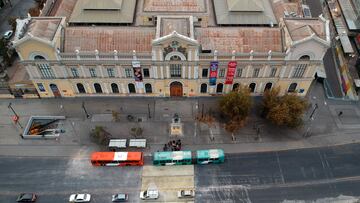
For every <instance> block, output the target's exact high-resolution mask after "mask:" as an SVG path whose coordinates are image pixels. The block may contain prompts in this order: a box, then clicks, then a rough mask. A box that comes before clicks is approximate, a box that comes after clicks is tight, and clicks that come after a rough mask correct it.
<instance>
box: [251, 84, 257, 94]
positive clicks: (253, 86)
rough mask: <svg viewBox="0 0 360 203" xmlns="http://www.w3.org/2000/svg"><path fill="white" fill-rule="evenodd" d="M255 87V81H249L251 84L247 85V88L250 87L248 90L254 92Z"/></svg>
mask: <svg viewBox="0 0 360 203" xmlns="http://www.w3.org/2000/svg"><path fill="white" fill-rule="evenodd" d="M255 88H256V84H255V83H251V84H250V85H249V89H250V92H251V93H254V92H255Z"/></svg>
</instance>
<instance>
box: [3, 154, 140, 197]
mask: <svg viewBox="0 0 360 203" xmlns="http://www.w3.org/2000/svg"><path fill="white" fill-rule="evenodd" d="M0 166H1V167H0V202H1V203H7V202H15V199H16V197H17V195H18V194H19V193H21V192H33V193H36V194H38V195H39V199H38V201H37V202H39V203H42V202H43V203H50V202H51V203H60V202H61V203H63V202H68V200H69V199H68V198H69V196H70V194H72V193H80V192H81V193H90V194H91V195H92V201H91V202H98V203H106V202H111V195H112V194H114V193H119V192H124V193H128V194H129V200H130V202H137V201H138V194H139V191H140V187H141V181H140V176H141V171H142V169H141V167H93V166H92V165H91V164H90V162H89V160H88V159H78V158H76V157H73V158H72V159H67V158H66V159H65V158H49V157H39V158H21V157H13V158H9V157H1V158H0Z"/></svg>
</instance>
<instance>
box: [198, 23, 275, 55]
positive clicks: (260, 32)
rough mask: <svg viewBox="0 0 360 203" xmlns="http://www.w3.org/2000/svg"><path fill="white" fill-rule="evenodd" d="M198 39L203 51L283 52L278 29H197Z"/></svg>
mask: <svg viewBox="0 0 360 203" xmlns="http://www.w3.org/2000/svg"><path fill="white" fill-rule="evenodd" d="M195 33H196V39H197V40H198V41H199V43H200V44H201V45H202V49H203V50H217V51H219V52H225V53H231V52H232V50H235V51H237V52H245V53H246V52H250V51H251V50H253V51H254V52H268V51H269V50H272V51H273V52H281V51H282V49H281V31H280V29H278V28H244V27H241V28H231V27H229V28H196V29H195Z"/></svg>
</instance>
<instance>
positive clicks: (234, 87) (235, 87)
mask: <svg viewBox="0 0 360 203" xmlns="http://www.w3.org/2000/svg"><path fill="white" fill-rule="evenodd" d="M237 88H239V83H235V84H234V85H233V88H232V91H235V90H237Z"/></svg>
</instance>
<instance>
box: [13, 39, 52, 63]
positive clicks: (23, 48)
mask: <svg viewBox="0 0 360 203" xmlns="http://www.w3.org/2000/svg"><path fill="white" fill-rule="evenodd" d="M16 50H17V52H18V54H19V55H20V58H21V59H22V60H32V58H31V57H33V56H34V55H36V54H38V55H42V56H44V57H45V58H46V59H47V60H56V53H55V50H54V48H53V47H51V46H50V45H49V44H46V43H42V42H39V41H36V40H28V41H25V42H23V43H22V44H20V45H19V46H18V47H17V48H16Z"/></svg>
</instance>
